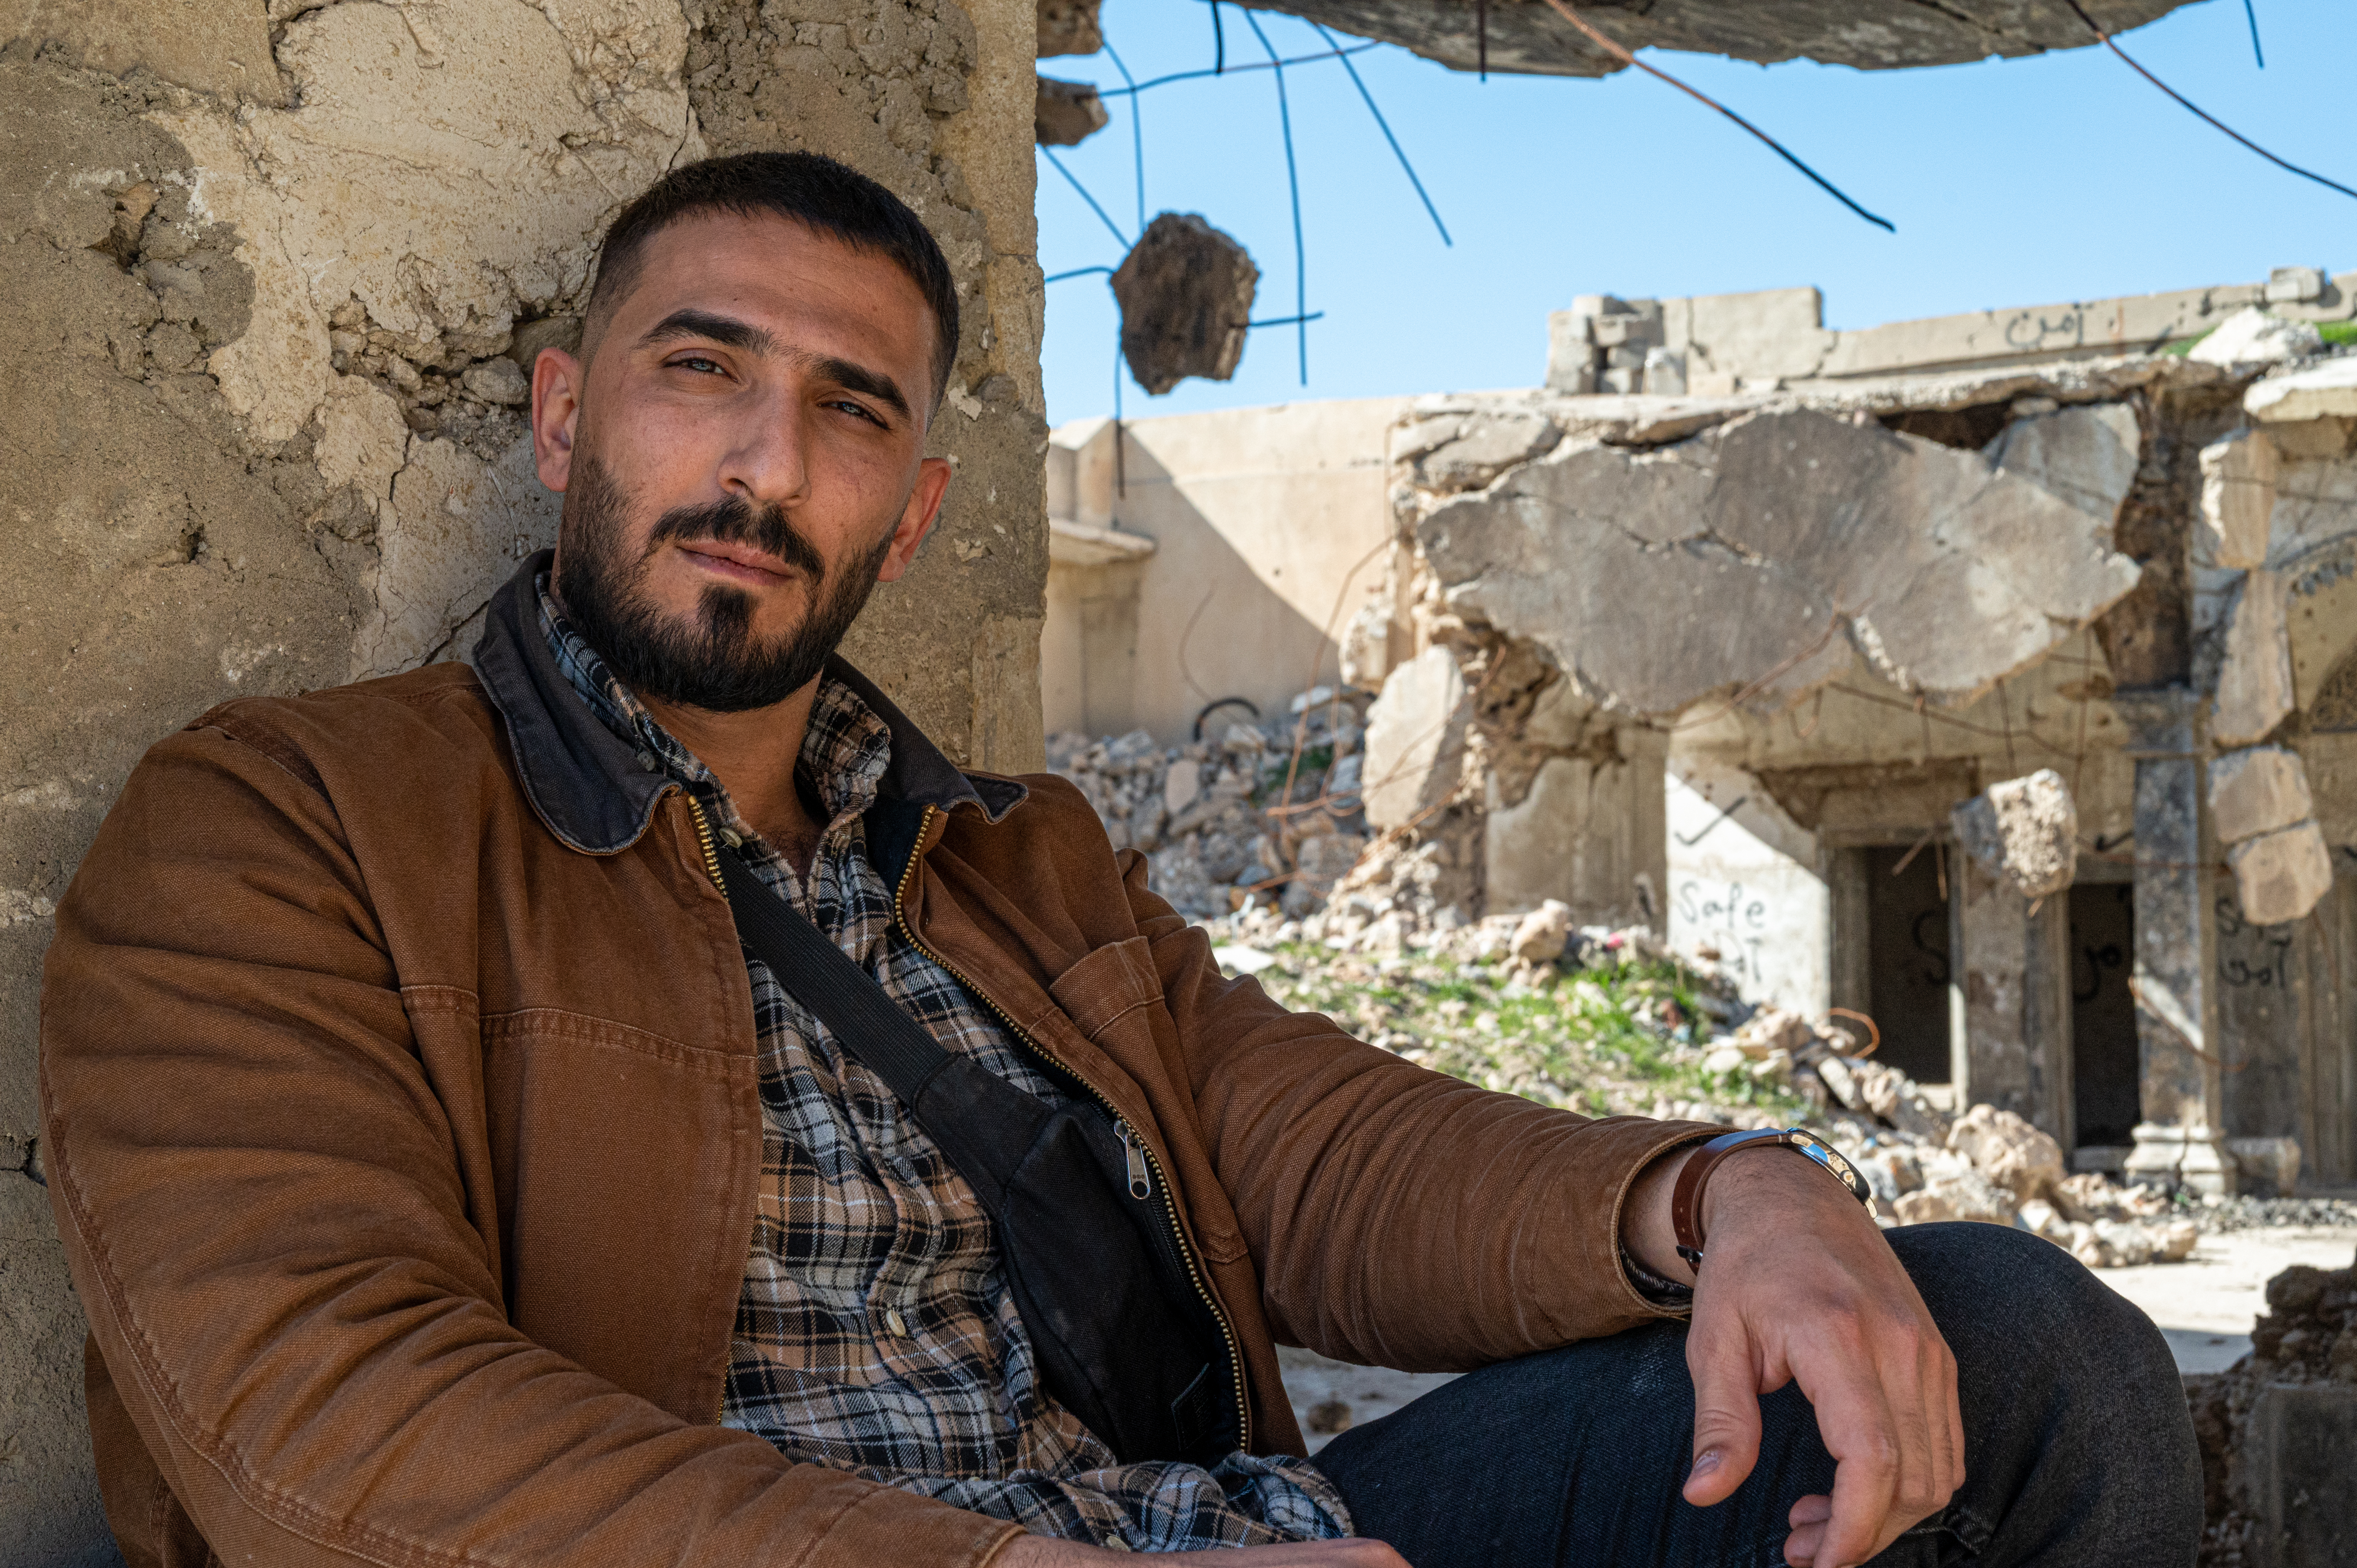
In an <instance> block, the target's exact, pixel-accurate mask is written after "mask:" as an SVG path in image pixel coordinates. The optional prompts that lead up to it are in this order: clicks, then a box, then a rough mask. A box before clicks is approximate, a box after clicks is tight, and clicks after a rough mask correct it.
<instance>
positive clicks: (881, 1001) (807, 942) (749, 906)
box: [713, 844, 953, 1112]
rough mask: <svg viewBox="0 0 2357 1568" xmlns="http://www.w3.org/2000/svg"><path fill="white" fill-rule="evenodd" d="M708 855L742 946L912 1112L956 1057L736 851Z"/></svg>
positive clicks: (719, 847) (718, 850)
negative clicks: (733, 914)
mask: <svg viewBox="0 0 2357 1568" xmlns="http://www.w3.org/2000/svg"><path fill="white" fill-rule="evenodd" d="M713 852H714V855H715V857H716V859H717V860H718V861H719V863H720V877H721V881H722V882H723V883H724V884H725V885H726V887H727V890H728V907H729V908H731V909H732V910H734V911H735V912H736V915H737V935H738V936H740V937H742V938H743V939H744V940H745V945H746V946H747V947H748V948H751V949H752V950H753V952H754V955H755V956H756V957H758V958H759V959H760V960H761V961H762V962H764V963H766V964H768V965H769V966H770V970H771V972H773V973H775V974H776V976H777V979H778V983H779V984H780V985H782V986H784V987H785V988H786V989H787V990H788V991H790V992H791V993H793V995H794V997H795V999H796V1000H798V1001H799V1002H801V1003H802V1005H803V1006H805V1007H807V1008H809V1009H810V1010H811V1011H812V1012H813V1013H815V1014H817V1015H818V1017H819V1021H820V1022H821V1023H823V1024H824V1025H825V1026H827V1027H828V1028H829V1029H830V1030H832V1031H834V1037H835V1039H836V1041H837V1042H838V1043H840V1044H841V1045H842V1047H843V1048H844V1049H845V1050H846V1051H849V1052H850V1053H851V1054H852V1055H853V1056H855V1057H856V1058H858V1059H859V1061H860V1062H861V1063H862V1064H863V1065H864V1066H866V1068H867V1069H868V1070H869V1071H871V1072H873V1073H874V1074H875V1075H876V1076H877V1077H878V1078H880V1079H883V1080H884V1081H885V1082H886V1083H887V1084H888V1085H890V1086H891V1090H892V1092H893V1093H894V1094H897V1095H899V1097H900V1102H901V1103H902V1104H904V1105H906V1106H908V1107H909V1110H910V1111H912V1112H913V1111H915V1110H916V1109H917V1107H918V1106H919V1105H920V1104H921V1103H922V1102H923V1101H924V1098H925V1090H926V1089H927V1087H928V1086H930V1085H931V1082H932V1081H933V1079H934V1078H935V1077H936V1076H938V1075H939V1074H940V1072H941V1071H942V1069H944V1068H946V1067H948V1066H949V1065H950V1063H951V1061H952V1059H953V1058H952V1057H951V1055H950V1053H949V1052H948V1051H946V1050H943V1049H942V1044H941V1042H940V1041H939V1040H936V1039H934V1038H933V1036H931V1035H930V1034H928V1033H926V1031H925V1027H924V1026H923V1025H921V1024H920V1023H918V1022H917V1021H916V1020H915V1019H914V1018H911V1017H909V1015H907V1014H906V1013H903V1012H902V1011H900V1009H899V1006H898V1005H897V1004H895V1003H894V1002H893V1000H892V999H891V997H889V996H888V995H886V994H885V993H884V988H883V987H882V986H881V985H878V984H877V983H876V980H875V978H874V977H873V976H872V975H870V974H869V973H868V972H866V970H864V969H862V968H860V967H859V965H858V964H857V963H856V962H854V961H853V960H852V958H851V956H850V955H849V954H848V953H846V952H845V951H844V950H842V949H841V948H839V947H836V946H835V945H834V943H833V942H831V941H829V940H826V934H825V933H824V932H823V931H821V930H820V929H818V928H817V927H816V926H814V925H813V924H811V922H810V918H809V917H807V916H805V915H804V914H803V913H802V911H801V910H800V909H797V908H794V907H793V906H792V905H791V904H789V903H787V902H786V901H785V900H784V899H783V898H780V897H778V895H777V894H776V893H774V892H772V891H770V888H769V887H768V886H766V885H765V884H764V883H763V882H762V881H761V879H760V878H759V876H757V875H754V874H753V868H752V867H751V866H749V865H746V864H745V862H744V860H743V859H742V858H741V857H740V856H738V854H737V852H736V851H734V850H732V849H729V848H727V847H726V846H725V845H720V844H715V845H714V846H713Z"/></svg>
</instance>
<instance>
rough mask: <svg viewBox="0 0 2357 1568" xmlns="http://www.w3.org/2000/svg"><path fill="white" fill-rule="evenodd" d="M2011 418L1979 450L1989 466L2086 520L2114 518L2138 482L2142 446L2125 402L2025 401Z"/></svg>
mask: <svg viewBox="0 0 2357 1568" xmlns="http://www.w3.org/2000/svg"><path fill="white" fill-rule="evenodd" d="M2040 404H2043V405H2044V406H2042V407H2041V406H2040ZM2012 413H2013V415H2014V417H2013V419H2012V420H2011V421H2010V422H2009V423H2007V425H2006V427H2005V428H2004V429H2003V430H2001V431H1999V432H1998V433H1997V435H1996V439H1995V440H1992V441H1991V442H1990V443H1989V444H1988V445H1987V446H1986V447H1984V448H1982V451H1981V455H1982V456H1985V457H1986V458H1987V459H1988V460H1989V462H1990V464H1991V465H1992V466H1993V467H1996V468H1997V469H1999V470H2000V471H2001V472H2004V473H2007V474H2010V475H2012V476H2013V477H2014V478H2020V479H2027V480H2029V482H2030V483H2031V484H2033V485H2036V486H2037V487H2038V488H2039V489H2042V490H2044V491H2046V492H2047V493H2048V494H2050V495H2053V496H2058V497H2060V498H2061V499H2064V500H2067V501H2069V502H2070V503H2071V504H2072V505H2073V506H2075V507H2077V508H2078V509H2079V510H2081V511H2083V512H2085V513H2086V514H2087V515H2088V516H2090V517H2099V518H2103V519H2104V520H2105V521H2110V520H2111V519H2112V518H2114V517H2115V515H2116V514H2117V513H2118V511H2119V507H2120V500H2121V498H2123V497H2124V496H2126V494H2127V493H2128V488H2129V487H2130V486H2131V485H2133V484H2135V483H2136V462H2137V459H2138V456H2139V454H2140V451H2141V448H2142V446H2143V444H2144V438H2143V435H2142V434H2141V432H2140V430H2139V427H2138V426H2137V424H2136V410H2134V409H2132V408H2130V407H2129V406H2128V405H2127V404H2126V403H2083V404H2076V405H2073V406H2072V407H2070V408H2061V407H2057V406H2055V404H2054V401H2053V400H2052V399H2051V398H2023V399H2021V400H2020V402H2018V403H2016V404H2014V406H2013V410H2012Z"/></svg>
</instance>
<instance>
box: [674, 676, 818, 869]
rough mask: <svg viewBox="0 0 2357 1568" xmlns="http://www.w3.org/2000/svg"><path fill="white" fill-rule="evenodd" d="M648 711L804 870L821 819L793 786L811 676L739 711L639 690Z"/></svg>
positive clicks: (814, 686)
mask: <svg viewBox="0 0 2357 1568" xmlns="http://www.w3.org/2000/svg"><path fill="white" fill-rule="evenodd" d="M639 700H640V702H642V703H645V704H646V707H647V711H648V712H649V713H651V714H653V715H654V716H655V722H656V723H658V724H660V725H662V726H663V728H665V729H666V730H669V731H670V732H671V733H672V734H673V735H674V736H678V737H679V740H680V743H681V744H682V745H683V746H686V747H687V748H688V749H689V750H690V751H692V752H694V753H695V755H696V757H697V758H698V759H699V760H701V761H702V762H703V764H704V765H705V767H706V768H710V769H712V774H713V777H714V778H716V779H719V780H720V786H721V788H722V789H726V790H727V791H728V795H729V798H730V799H731V800H735V801H736V802H737V811H739V812H741V813H743V815H744V818H745V820H746V821H747V822H750V823H752V825H753V829H754V831H755V832H759V834H760V835H761V836H762V837H763V838H765V839H767V840H769V841H770V843H772V844H774V845H776V846H777V848H778V849H779V850H780V851H781V852H782V853H783V854H785V856H786V857H787V858H788V859H789V860H791V861H792V862H793V865H794V869H795V870H796V871H797V872H799V873H802V874H804V875H807V874H808V873H809V871H810V865H811V860H812V857H813V855H815V854H817V852H818V838H819V832H820V831H821V830H822V829H823V827H824V825H825V824H823V823H822V822H814V821H813V820H812V817H811V814H810V813H809V812H808V811H804V810H803V809H802V796H801V794H800V793H799V792H798V791H796V789H794V763H795V762H796V760H797V759H799V758H800V757H801V756H802V737H803V736H805V735H807V734H808V733H809V731H810V715H811V707H812V704H813V703H815V702H816V701H817V700H818V682H816V681H813V682H811V683H810V684H809V685H807V686H804V687H803V688H802V690H801V691H799V692H796V693H794V694H793V695H792V696H791V697H788V698H787V699H786V700H785V701H784V702H782V703H771V704H770V706H769V707H766V708H754V709H750V710H748V712H745V713H741V714H716V713H714V712H712V711H711V710H709V709H707V708H689V707H682V706H680V705H679V704H677V703H664V702H657V701H655V700H654V699H652V698H649V697H644V696H641V697H640V699H639Z"/></svg>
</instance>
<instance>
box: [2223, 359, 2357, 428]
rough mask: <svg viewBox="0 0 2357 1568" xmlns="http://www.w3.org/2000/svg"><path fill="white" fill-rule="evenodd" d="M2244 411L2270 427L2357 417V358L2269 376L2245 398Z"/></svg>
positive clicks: (2327, 362) (2332, 361)
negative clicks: (2295, 422) (2296, 422)
mask: <svg viewBox="0 0 2357 1568" xmlns="http://www.w3.org/2000/svg"><path fill="white" fill-rule="evenodd" d="M2243 409H2244V412H2245V413H2248V414H2249V415H2250V416H2251V417H2252V418H2253V419H2260V420H2265V421H2266V422H2268V423H2269V424H2289V423H2292V422H2294V421H2297V420H2303V419H2349V418H2352V417H2357V355H2352V356H2348V357H2344V358H2341V359H2338V360H2327V361H2326V362H2325V363H2323V364H2321V365H2318V366H2316V367H2315V368H2314V369H2312V370H2305V371H2292V372H2291V373H2290V374H2288V375H2280V376H2269V377H2268V378H2267V379H2266V380H2265V381H2261V382H2259V383H2258V384H2257V385H2256V386H2254V387H2253V388H2252V389H2251V390H2250V391H2249V392H2244V394H2243Z"/></svg>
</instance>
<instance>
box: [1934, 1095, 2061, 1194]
mask: <svg viewBox="0 0 2357 1568" xmlns="http://www.w3.org/2000/svg"><path fill="white" fill-rule="evenodd" d="M1948 1147H1949V1148H1951V1149H1953V1150H1954V1151H1955V1152H1956V1153H1957V1154H1960V1155H1964V1158H1966V1159H1968V1160H1970V1161H1972V1163H1973V1168H1974V1169H1975V1170H1976V1171H1978V1172H1980V1174H1981V1175H1983V1176H1986V1177H1987V1178H1988V1179H1989V1180H1990V1181H1992V1182H1995V1183H1996V1185H1997V1186H1999V1187H2003V1188H2005V1189H2006V1190H2007V1192H2009V1193H2011V1194H2013V1196H2014V1197H2015V1198H2016V1199H2017V1200H2018V1201H2020V1202H2023V1203H2027V1202H2029V1200H2030V1199H2032V1198H2043V1197H2046V1196H2047V1195H2048V1194H2050V1193H2051V1192H2052V1191H2053V1190H2054V1189H2055V1188H2056V1187H2059V1186H2061V1182H2062V1175H2063V1172H2062V1146H2061V1144H2057V1143H2056V1142H2055V1141H2054V1140H2053V1139H2052V1138H2050V1137H2048V1136H2047V1135H2046V1134H2045V1133H2041V1132H2040V1131H2039V1130H2038V1129H2037V1128H2035V1127H2033V1126H2031V1125H2030V1124H2029V1122H2025V1121H2023V1120H2022V1119H2021V1118H2020V1117H2019V1116H2017V1115H2015V1114H2014V1113H2013V1112H2010V1111H1999V1110H1997V1109H1996V1107H1994V1106H1990V1105H1975V1106H1974V1107H1973V1108H1972V1109H1971V1110H1969V1111H1967V1112H1964V1114H1963V1115H1962V1116H1959V1117H1958V1118H1956V1123H1955V1125H1954V1126H1953V1127H1952V1128H1950V1129H1949V1130H1948Z"/></svg>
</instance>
